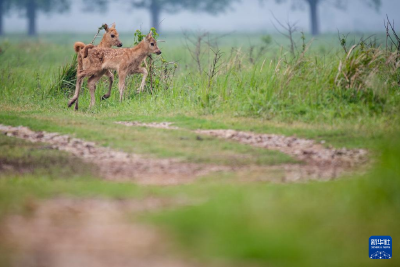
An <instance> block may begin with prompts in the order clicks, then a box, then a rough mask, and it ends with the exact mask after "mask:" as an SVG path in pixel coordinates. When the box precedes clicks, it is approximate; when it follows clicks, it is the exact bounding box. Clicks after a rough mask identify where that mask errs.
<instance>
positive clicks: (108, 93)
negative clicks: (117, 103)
mask: <svg viewBox="0 0 400 267" xmlns="http://www.w3.org/2000/svg"><path fill="white" fill-rule="evenodd" d="M106 76H107V77H108V80H109V84H108V92H107V94H105V95H103V96H102V97H101V100H106V99H107V98H109V97H110V95H111V88H112V85H113V82H114V74H113V73H112V72H111V71H110V70H107V72H106Z"/></svg>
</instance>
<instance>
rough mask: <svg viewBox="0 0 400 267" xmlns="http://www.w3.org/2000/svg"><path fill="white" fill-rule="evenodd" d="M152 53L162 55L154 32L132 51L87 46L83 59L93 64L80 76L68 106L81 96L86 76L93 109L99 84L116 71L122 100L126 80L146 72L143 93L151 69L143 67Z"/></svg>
mask: <svg viewBox="0 0 400 267" xmlns="http://www.w3.org/2000/svg"><path fill="white" fill-rule="evenodd" d="M150 54H157V55H160V54H161V50H160V49H159V48H158V46H157V41H156V40H155V39H154V37H153V33H152V32H150V33H149V34H148V35H147V36H146V37H145V38H143V40H142V41H141V42H140V43H139V44H138V45H136V46H134V47H132V48H121V49H111V48H100V47H95V46H93V45H90V44H89V45H86V46H85V48H84V49H83V57H84V58H87V59H88V60H89V62H90V64H89V68H87V69H85V70H82V71H81V72H79V73H78V75H77V80H76V89H75V94H74V96H73V97H72V98H71V100H70V101H69V102H68V107H70V106H71V105H72V104H74V103H75V102H76V101H77V100H78V97H79V91H80V89H81V87H82V82H83V79H84V78H85V77H89V79H88V87H89V91H90V96H91V102H90V106H91V107H92V106H93V105H94V104H95V95H94V93H95V91H96V83H97V81H98V80H99V79H100V78H101V76H103V75H104V74H105V73H106V72H108V71H110V70H116V71H117V73H118V76H119V83H118V88H119V99H120V101H122V99H123V95H124V90H125V79H126V77H127V76H128V75H131V74H134V73H142V74H143V78H142V82H141V84H140V87H139V89H138V90H139V91H143V89H144V85H145V81H146V78H147V70H146V68H144V67H141V63H142V62H143V60H144V59H145V58H146V57H147V56H149V55H150Z"/></svg>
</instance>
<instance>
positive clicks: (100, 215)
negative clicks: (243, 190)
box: [0, 198, 195, 267]
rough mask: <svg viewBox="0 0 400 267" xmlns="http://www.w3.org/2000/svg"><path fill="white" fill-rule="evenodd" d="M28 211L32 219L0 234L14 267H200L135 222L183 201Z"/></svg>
mask: <svg viewBox="0 0 400 267" xmlns="http://www.w3.org/2000/svg"><path fill="white" fill-rule="evenodd" d="M26 205H27V206H28V207H29V213H26V214H24V215H12V216H9V217H7V218H6V219H5V220H4V221H3V222H2V225H1V229H0V233H1V236H2V243H3V244H6V245H7V247H8V248H9V249H10V254H9V256H10V262H11V266H15V267H17V266H26V267H71V266H85V267H103V266H104V267H110V266H112V267H127V266H133V267H188V266H195V265H194V264H193V263H191V262H189V261H188V260H185V259H182V258H178V257H176V255H175V256H174V254H173V253H171V251H172V250H171V247H170V244H168V243H167V241H166V240H168V239H166V238H164V236H163V234H162V233H160V232H159V231H158V230H156V229H155V228H153V227H150V226H147V225H143V224H140V223H137V222H135V219H134V217H135V214H137V213H138V212H143V211H151V210H156V209H161V208H163V209H165V208H168V207H171V206H176V205H182V203H179V201H174V202H173V201H168V200H165V199H155V198H147V199H142V200H130V201H121V200H120V201H111V200H105V199H86V200H82V199H65V198H59V199H52V200H46V201H42V202H38V203H35V202H31V203H27V204H26ZM11 252H12V253H11Z"/></svg>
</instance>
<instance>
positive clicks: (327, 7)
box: [4, 0, 400, 33]
mask: <svg viewBox="0 0 400 267" xmlns="http://www.w3.org/2000/svg"><path fill="white" fill-rule="evenodd" d="M319 11H320V13H319V14H320V27H321V32H336V31H337V29H339V30H340V31H341V32H355V31H363V32H365V31H369V32H377V31H383V30H384V27H383V20H384V17H385V16H386V14H388V15H389V17H390V18H391V19H394V20H395V21H398V23H400V20H399V19H398V18H399V12H400V1H399V0H383V1H382V6H381V8H380V11H378V12H377V11H376V10H374V9H372V8H369V7H368V6H367V5H365V4H363V3H361V2H360V1H356V0H351V1H349V3H348V5H347V8H346V9H345V10H340V9H336V8H334V7H333V6H332V4H329V2H325V3H322V4H321V5H320V7H319ZM271 12H273V13H274V15H275V16H276V17H277V18H278V19H279V20H281V21H287V20H290V21H291V22H296V21H297V22H298V26H299V30H304V31H305V32H309V29H310V25H309V24H310V21H309V10H308V7H307V6H305V7H304V8H303V10H301V9H292V8H291V4H290V3H283V4H280V5H278V4H276V3H275V2H274V1H273V0H269V1H268V2H266V3H264V4H261V5H260V3H259V1H258V0H242V1H241V2H240V3H236V4H234V5H233V7H232V8H231V9H230V10H228V11H226V12H225V13H221V14H218V15H216V16H213V15H210V14H206V13H200V12H196V13H193V12H190V11H182V12H179V13H175V14H170V13H167V12H163V13H162V14H161V18H160V19H161V20H163V21H162V24H161V25H162V30H163V31H181V30H184V29H192V30H196V29H201V30H207V31H238V32H248V31H263V32H274V31H275V29H274V27H273V25H272V22H271V21H272V20H273V18H272V15H271ZM112 22H115V23H116V24H117V28H118V30H119V31H134V30H135V29H137V28H142V29H143V30H146V29H148V28H149V26H150V14H149V12H148V11H147V10H146V9H134V8H132V7H131V6H130V5H129V4H128V3H124V2H123V1H121V2H118V3H114V4H112V5H109V7H108V8H107V10H105V11H104V12H98V11H96V12H85V11H84V5H83V4H82V0H73V5H72V6H71V9H70V11H68V12H66V13H62V14H58V13H52V14H45V13H42V12H39V13H38V18H37V31H38V33H43V32H93V31H95V30H96V29H97V27H99V26H100V25H101V24H102V23H112ZM26 25H27V19H26V18H25V16H24V15H23V14H22V13H21V12H20V13H19V14H18V13H17V12H11V13H8V14H6V16H5V19H4V32H5V33H11V32H26V28H27V26H26ZM396 28H397V27H396Z"/></svg>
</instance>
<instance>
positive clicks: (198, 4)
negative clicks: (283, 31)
mask: <svg viewBox="0 0 400 267" xmlns="http://www.w3.org/2000/svg"><path fill="white" fill-rule="evenodd" d="M117 1H119V2H125V3H128V4H129V5H131V6H132V7H133V8H140V9H145V10H147V11H148V12H149V14H150V17H151V27H156V28H160V18H161V14H162V13H163V12H167V13H176V12H179V11H181V10H191V11H197V12H206V13H210V14H218V13H220V12H224V11H226V10H228V9H229V8H230V7H231V6H232V4H233V3H234V2H239V1H241V0H125V1H124V0H83V3H84V4H85V5H86V7H90V9H91V10H92V11H95V10H99V9H102V10H106V7H107V5H108V4H110V3H112V2H117ZM260 1H261V2H262V1H267V0H260ZM325 1H326V2H330V3H333V5H332V7H336V8H345V7H346V4H347V3H348V1H346V0H330V1H328V0H275V2H277V3H284V2H291V3H292V7H294V8H297V7H302V6H303V5H308V7H309V14H310V22H311V29H310V32H311V33H312V34H313V35H318V34H319V33H320V27H319V16H318V7H319V5H320V4H321V3H322V2H325ZM360 1H363V2H364V3H366V4H367V5H369V6H370V7H373V8H375V9H379V7H380V5H381V2H382V0H360ZM70 5H71V0H0V35H2V34H3V33H4V32H3V18H4V15H5V14H7V12H10V11H11V10H17V11H19V12H21V13H22V14H23V15H24V16H25V17H26V18H27V27H28V35H30V36H32V35H36V32H37V26H36V20H37V16H38V13H40V12H44V13H51V12H59V13H62V12H65V11H68V10H69V7H70Z"/></svg>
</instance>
